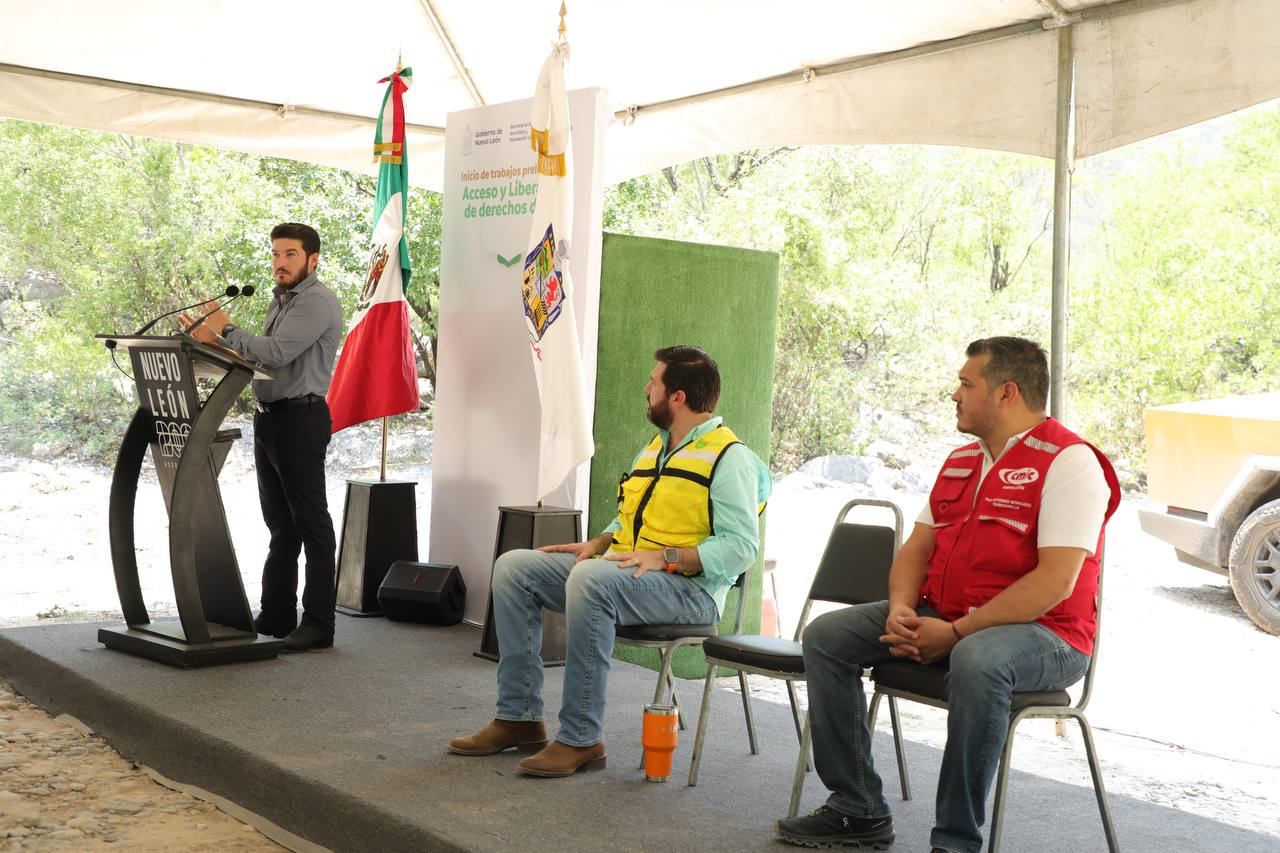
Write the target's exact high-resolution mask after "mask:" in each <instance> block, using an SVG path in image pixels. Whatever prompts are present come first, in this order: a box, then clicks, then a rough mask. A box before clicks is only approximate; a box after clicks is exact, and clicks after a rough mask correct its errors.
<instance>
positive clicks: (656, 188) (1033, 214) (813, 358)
mask: <svg viewBox="0 0 1280 853" xmlns="http://www.w3.org/2000/svg"><path fill="white" fill-rule="evenodd" d="M734 157H735V158H742V159H745V160H746V161H747V162H748V163H758V164H759V165H758V166H757V167H756V168H755V169H754V170H753V171H752V173H751V174H750V176H749V178H747V179H742V180H739V181H737V182H736V183H732V182H729V181H727V180H724V179H723V178H722V177H721V178H720V179H719V181H717V180H716V179H715V178H716V176H717V175H722V174H723V173H724V170H725V168H726V164H725V163H724V158H719V159H720V162H719V163H717V162H716V161H715V160H712V161H710V162H708V161H707V160H700V161H696V162H694V163H688V164H684V165H682V166H680V167H678V168H674V169H670V170H666V171H665V172H663V173H660V174H658V175H647V176H644V177H641V178H637V179H635V180H633V181H628V182H625V183H623V184H620V185H618V186H617V187H613V188H610V189H609V190H608V191H607V195H606V210H609V211H616V212H614V213H613V214H612V215H613V219H612V220H610V224H613V225H617V226H620V227H625V228H627V229H629V230H630V231H631V232H632V233H637V234H644V235H649V236H657V237H669V238H673V239H681V240H693V241H700V242H713V243H726V244H730V245H737V246H743V247H747V248H754V249H765V250H771V251H775V252H778V253H779V255H780V258H781V261H782V263H781V271H780V275H781V282H780V291H781V295H780V300H781V303H780V305H779V318H778V323H779V327H778V358H777V365H778V366H777V373H776V375H775V380H774V411H773V442H774V446H773V448H772V449H771V450H772V459H771V465H772V467H773V468H774V469H775V470H777V471H786V470H789V469H791V468H793V467H795V466H796V465H798V464H800V463H802V462H804V461H805V460H807V459H810V458H812V457H814V456H819V455H823V454H828V453H849V452H854V451H857V450H859V449H860V445H862V444H863V443H865V441H866V440H867V439H868V438H871V437H873V436H871V435H870V434H869V432H868V431H867V426H866V423H865V420H866V419H865V417H864V415H865V414H866V412H867V410H868V409H869V408H886V409H890V410H893V411H897V412H904V413H909V414H910V416H911V417H912V418H913V419H914V420H916V421H917V422H919V423H920V424H921V425H922V426H924V427H925V428H926V429H929V430H937V431H945V430H947V429H949V428H950V427H951V426H952V423H953V422H952V421H951V412H952V407H951V405H950V404H949V403H948V402H947V401H946V399H945V398H946V396H947V395H948V394H949V393H950V390H951V388H952V385H953V383H954V378H953V377H954V373H955V370H956V369H957V367H958V366H959V363H960V353H962V352H963V349H964V347H965V345H966V344H967V343H968V342H969V341H970V340H972V339H973V338H975V337H980V336H982V335H987V334H995V333H1004V334H1027V335H1030V336H1033V337H1036V338H1039V339H1041V340H1044V339H1046V338H1047V333H1048V316H1049V314H1048V290H1047V282H1048V269H1049V266H1048V265H1049V248H1050V247H1049V241H1048V238H1047V237H1044V235H1045V233H1046V229H1047V222H1048V221H1049V220H1048V219H1047V217H1048V214H1049V212H1050V211H1051V208H1052V164H1047V163H1045V162H1043V161H1040V160H1035V159H1031V158H1026V157H1017V156H1013V155H1003V154H993V153H989V152H981V151H958V150H951V149H928V148H919V147H900V148H888V147H883V146H881V147H874V148H873V147H844V148H808V149H802V150H791V149H776V150H773V151H765V152H744V153H743V154H740V155H734ZM730 162H732V161H730ZM729 168H731V165H730V167H729ZM623 211H625V212H623ZM874 437H878V436H874ZM887 437H889V438H892V436H887Z"/></svg>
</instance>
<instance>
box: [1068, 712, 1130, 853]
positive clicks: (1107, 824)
mask: <svg viewBox="0 0 1280 853" xmlns="http://www.w3.org/2000/svg"><path fill="white" fill-rule="evenodd" d="M1076 722H1078V723H1079V724H1080V733H1081V734H1082V735H1084V751H1085V755H1086V756H1088V758H1089V773H1090V774H1091V775H1092V776H1093V793H1094V795H1095V796H1097V798H1098V811H1099V813H1101V815H1102V831H1103V832H1104V833H1106V836H1107V849H1108V850H1109V851H1111V853H1120V842H1119V841H1117V840H1116V828H1115V825H1114V824H1112V822H1111V809H1110V807H1109V806H1108V805H1107V790H1106V788H1105V787H1103V785H1102V765H1101V764H1099V763H1098V752H1097V750H1096V749H1095V748H1094V745H1093V730H1092V729H1090V728H1089V721H1088V720H1086V719H1085V718H1084V717H1083V716H1079V717H1076Z"/></svg>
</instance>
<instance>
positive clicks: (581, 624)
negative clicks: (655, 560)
mask: <svg viewBox="0 0 1280 853" xmlns="http://www.w3.org/2000/svg"><path fill="white" fill-rule="evenodd" d="M573 561H574V555H573V554H544V553H543V552H541V551H525V550H518V551H508V552H506V553H505V554H503V555H502V556H500V557H498V560H497V562H495V563H494V564H493V588H492V592H493V619H494V624H495V626H496V628H497V634H498V654H499V659H498V712H497V718H498V719H499V720H541V719H542V658H541V657H540V656H539V651H540V650H541V648H542V608H544V607H545V608H546V609H548V610H551V611H554V612H556V613H563V614H565V661H564V695H563V698H562V699H561V702H560V732H559V734H557V735H556V739H557V740H559V741H560V742H561V743H564V744H568V745H569V746H591V745H593V744H596V743H599V742H600V741H601V740H603V738H604V705H605V690H606V688H607V687H608V681H609V658H610V657H611V656H612V655H613V627H614V625H709V624H711V623H712V622H715V621H716V603H715V601H713V600H712V598H711V596H709V595H707V593H706V592H705V591H703V589H702V587H700V586H698V585H697V584H696V583H694V582H693V581H692V580H690V579H689V578H686V577H684V576H683V575H677V574H667V573H666V572H646V573H645V574H643V575H641V576H640V577H638V578H633V577H632V576H631V575H632V574H633V573H634V572H635V569H633V568H628V569H620V568H618V564H617V563H614V562H610V561H609V560H583V561H582V562H581V563H578V564H577V565H576V566H575V565H574V562H573Z"/></svg>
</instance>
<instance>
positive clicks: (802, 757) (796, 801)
mask: <svg viewBox="0 0 1280 853" xmlns="http://www.w3.org/2000/svg"><path fill="white" fill-rule="evenodd" d="M812 740H813V729H812V725H811V720H810V718H809V711H808V710H805V712H804V733H803V734H801V735H800V754H799V755H797V756H796V772H795V777H794V778H793V779H792V780H791V803H790V805H789V806H788V807H787V817H795V816H796V812H798V811H800V794H801V793H803V792H804V769H805V767H807V766H808V764H809V746H810V744H811V743H812Z"/></svg>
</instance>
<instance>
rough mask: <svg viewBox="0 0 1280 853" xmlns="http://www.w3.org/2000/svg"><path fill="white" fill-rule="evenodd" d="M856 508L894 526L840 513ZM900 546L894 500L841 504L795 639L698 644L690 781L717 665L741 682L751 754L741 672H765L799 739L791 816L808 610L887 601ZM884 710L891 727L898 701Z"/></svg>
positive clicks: (800, 783)
mask: <svg viewBox="0 0 1280 853" xmlns="http://www.w3.org/2000/svg"><path fill="white" fill-rule="evenodd" d="M857 506H876V507H884V508H887V509H890V510H892V511H893V515H894V526H893V527H888V526H885V525H881V524H876V525H868V524H855V523H852V522H846V521H845V517H846V516H848V514H849V511H850V510H851V509H853V508H854V507H857ZM901 544H902V510H900V509H899V508H898V507H897V505H896V504H893V503H891V502H889V501H882V500H875V499H870V498H858V499H855V500H852V501H849V503H847V504H845V505H844V507H842V508H841V510H840V513H839V515H837V516H836V521H835V524H834V525H832V528H831V535H830V536H829V537H828V539H827V547H826V549H825V550H824V551H823V552H822V559H821V560H820V561H819V562H818V571H817V573H816V574H814V577H813V584H812V585H811V586H810V587H809V595H808V597H807V598H806V599H805V602H804V609H803V610H802V611H801V613H800V621H799V623H798V624H797V625H796V633H795V639H793V640H783V639H779V638H776V637H756V636H744V635H735V636H729V637H716V638H714V639H709V640H707V641H706V642H705V643H703V646H702V651H703V654H705V655H706V658H707V677H706V680H705V682H704V684H703V689H702V709H701V711H700V712H699V714H698V734H697V737H696V738H695V740H694V744H693V759H692V761H691V762H690V765H689V784H690V785H696V784H698V768H699V766H700V764H701V761H702V746H703V741H704V739H705V737H706V731H707V718H708V716H709V714H710V709H711V688H712V686H713V683H714V680H715V673H716V668H717V667H718V666H724V667H728V668H731V669H736V670H737V671H738V678H739V679H740V681H741V683H742V685H743V691H742V700H743V703H744V705H745V706H746V707H747V709H748V711H747V719H748V728H747V735H748V739H749V740H750V744H751V754H752V755H755V754H757V753H758V751H759V750H758V749H757V748H756V738H755V732H754V730H753V729H752V728H751V726H750V722H749V721H750V719H751V712H750V698H749V694H748V693H747V689H746V674H747V673H755V674H758V675H767V676H769V677H770V678H777V679H780V680H782V681H784V682H786V685H787V698H788V699H790V701H791V716H792V719H793V720H794V722H795V727H796V736H797V737H798V738H799V739H800V755H799V757H798V758H797V760H796V775H795V779H794V781H793V783H792V789H791V810H790V812H789V815H795V813H796V810H797V808H798V805H799V801H800V792H801V791H802V789H803V787H804V774H805V771H806V769H807V768H808V764H809V762H808V753H809V740H810V732H809V715H808V714H807V713H806V714H805V722H804V725H803V726H801V723H800V713H799V706H798V704H797V702H796V690H795V682H797V681H803V680H804V678H805V672H804V656H803V653H802V651H801V645H800V641H801V638H802V637H803V635H804V628H805V625H806V624H808V621H809V611H810V610H811V609H812V607H813V602H815V601H831V602H836V603H839V604H866V603H869V602H873V601H884V600H885V599H887V598H888V597H889V568H890V567H891V566H892V565H893V560H894V557H895V556H897V553H898V548H899V546H901ZM889 710H890V713H891V715H892V719H893V724H894V726H895V728H896V726H897V725H898V712H897V705H896V704H895V703H894V702H892V701H891V702H890V703H889Z"/></svg>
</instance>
